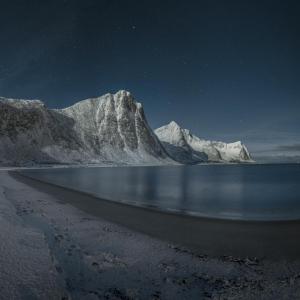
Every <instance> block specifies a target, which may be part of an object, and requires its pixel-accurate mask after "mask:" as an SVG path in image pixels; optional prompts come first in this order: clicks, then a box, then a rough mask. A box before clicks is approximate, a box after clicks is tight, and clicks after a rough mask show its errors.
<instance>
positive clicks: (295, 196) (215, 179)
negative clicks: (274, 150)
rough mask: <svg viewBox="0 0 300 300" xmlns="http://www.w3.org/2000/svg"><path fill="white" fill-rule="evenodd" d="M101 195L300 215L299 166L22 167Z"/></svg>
mask: <svg viewBox="0 0 300 300" xmlns="http://www.w3.org/2000/svg"><path fill="white" fill-rule="evenodd" d="M23 173H25V174H26V175H29V176H30V177H33V178H37V179H39V180H42V181H46V182H50V183H54V184H57V185H60V186H64V187H68V188H72V189H75V190H79V191H82V192H87V193H89V194H92V195H95V196H97V197H99V198H102V199H107V200H113V201H118V202H125V203H128V204H133V205H138V206H146V207H155V208H158V209H161V210H167V211H176V212H180V213H185V214H192V215H197V216H205V217H213V218H226V219H239V220H293V219H300V165H297V164H286V165H284V164H282V165H279V164H278V165H256V164H253V165H252V164H249V165H197V166H162V167H99V168H98V167H97V168H96V167H92V168H62V169H39V170H26V171H23Z"/></svg>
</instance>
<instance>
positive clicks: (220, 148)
mask: <svg viewBox="0 0 300 300" xmlns="http://www.w3.org/2000/svg"><path fill="white" fill-rule="evenodd" d="M154 132H155V134H156V135H157V137H158V138H159V140H160V141H161V142H162V144H163V145H164V147H165V148H166V150H167V152H168V154H169V155H170V156H171V157H172V158H173V159H175V160H176V161H178V162H181V163H200V162H205V161H208V162H209V161H211V162H250V161H252V160H251V157H250V154H249V151H248V150H247V148H246V146H245V145H243V144H242V143H241V142H240V141H238V142H234V143H223V142H216V141H208V140H203V139H200V138H199V137H197V136H195V135H193V134H192V133H191V132H190V131H189V130H188V129H183V128H181V127H180V126H179V125H178V124H177V123H176V122H174V121H172V122H170V123H169V124H168V125H165V126H162V127H160V128H158V129H156V130H155V131H154Z"/></svg>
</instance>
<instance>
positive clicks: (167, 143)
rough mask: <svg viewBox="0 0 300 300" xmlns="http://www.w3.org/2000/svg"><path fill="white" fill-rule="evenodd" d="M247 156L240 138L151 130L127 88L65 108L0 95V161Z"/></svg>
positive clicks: (187, 161)
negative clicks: (222, 139) (221, 139)
mask: <svg viewBox="0 0 300 300" xmlns="http://www.w3.org/2000/svg"><path fill="white" fill-rule="evenodd" d="M249 161H251V158H250V154H249V152H248V150H247V148H246V147H245V146H244V145H243V144H241V142H236V143H231V144H225V143H222V142H210V141H204V140H201V139H199V138H198V137H196V136H194V135H192V134H191V133H190V132H189V131H188V130H186V129H182V128H180V127H179V126H178V125H177V124H176V123H175V122H171V123H170V124H168V125H166V126H163V127H161V128H158V129H157V130H155V131H154V132H153V131H152V129H151V128H150V126H149V125H148V123H147V120H146V117H145V114H144V111H143V108H142V105H141V104H140V103H138V102H136V101H135V100H134V98H133V96H132V95H131V94H130V93H129V92H127V91H123V90H122V91H119V92H117V93H116V94H106V95H103V96H101V97H98V98H91V99H86V100H83V101H80V102H78V103H76V104H74V105H73V106H71V107H68V108H65V109H48V108H47V107H46V106H45V105H44V104H43V102H41V101H39V100H20V99H7V98H0V165H5V166H9V165H14V166H23V165H32V164H96V163H125V164H171V163H183V164H195V163H201V162H249Z"/></svg>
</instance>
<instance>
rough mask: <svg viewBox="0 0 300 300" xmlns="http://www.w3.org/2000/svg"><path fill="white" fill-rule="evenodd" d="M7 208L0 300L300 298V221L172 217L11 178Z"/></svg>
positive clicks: (1, 182)
mask: <svg viewBox="0 0 300 300" xmlns="http://www.w3.org/2000/svg"><path fill="white" fill-rule="evenodd" d="M71 203H72V204H71ZM0 206H1V209H0V226H1V231H0V235H1V246H0V265H1V269H0V290H1V294H0V299H275V298H276V299H296V298H297V297H299V295H300V259H299V257H298V253H300V252H299V242H298V241H297V232H298V233H299V232H300V231H299V230H300V227H299V223H298V222H286V223H284V224H283V223H280V222H277V223H276V222H272V223H271V222H269V223H249V222H248V223H243V222H239V223H236V222H235V223H234V224H233V223H232V222H225V221H216V220H209V219H207V220H204V219H200V218H192V217H187V216H179V215H174V214H165V213H162V212H158V211H154V210H147V209H143V208H135V207H131V206H128V205H124V204H117V203H112V202H108V201H105V200H100V199H96V198H93V197H91V196H89V195H85V194H82V193H78V192H75V191H72V190H68V189H64V188H60V187H57V186H53V185H49V184H45V183H41V182H38V181H36V180H32V179H29V178H25V177H21V176H20V175H18V174H17V173H11V172H9V171H7V170H2V171H0ZM228 240H231V241H232V242H231V243H228ZM253 241H255V243H253ZM212 244H214V245H212ZM230 245H231V246H230ZM238 245H239V247H237V246H238ZM251 245H252V246H251Z"/></svg>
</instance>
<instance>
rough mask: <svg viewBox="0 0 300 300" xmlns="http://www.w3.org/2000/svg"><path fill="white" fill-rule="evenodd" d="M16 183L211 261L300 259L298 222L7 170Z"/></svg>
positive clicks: (299, 224) (299, 227) (299, 228)
mask: <svg viewBox="0 0 300 300" xmlns="http://www.w3.org/2000/svg"><path fill="white" fill-rule="evenodd" d="M9 174H10V176H12V177H13V178H14V179H16V180H18V181H20V182H22V183H25V184H27V185H29V186H31V187H33V188H34V189H36V190H38V191H41V192H45V193H47V194H49V195H51V196H53V197H54V198H56V199H58V200H59V201H62V202H63V203H68V204H71V205H73V206H74V207H76V208H79V209H80V210H82V211H84V212H86V213H88V214H90V215H93V216H95V217H97V218H102V219H105V220H107V221H109V222H113V223H116V224H119V225H121V226H125V227H127V228H129V229H131V230H134V231H137V232H141V233H144V234H147V235H149V236H151V237H154V238H158V239H160V240H163V241H168V242H172V243H176V244H179V245H182V246H184V247H187V248H188V249H190V250H191V251H193V252H195V253H197V254H199V255H202V254H204V253H205V254H207V255H209V256H211V257H220V256H235V257H244V258H245V257H257V258H259V259H261V258H265V259H270V260H286V259H287V260H298V259H299V258H300V241H299V239H298V236H299V232H300V221H299V220H297V221H241V220H225V219H224V220H223V219H213V218H205V217H198V216H190V215H182V214H178V213H174V212H167V211H160V210H157V209H153V208H145V207H139V206H132V205H129V204H126V203H122V202H115V201H109V200H105V199H100V198H98V197H96V196H93V195H90V194H87V193H84V192H81V191H76V190H72V189H70V188H66V187H61V186H58V185H55V184H53V183H48V182H44V181H41V180H38V179H34V178H31V177H29V176H27V175H25V174H22V173H19V172H16V171H9Z"/></svg>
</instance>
